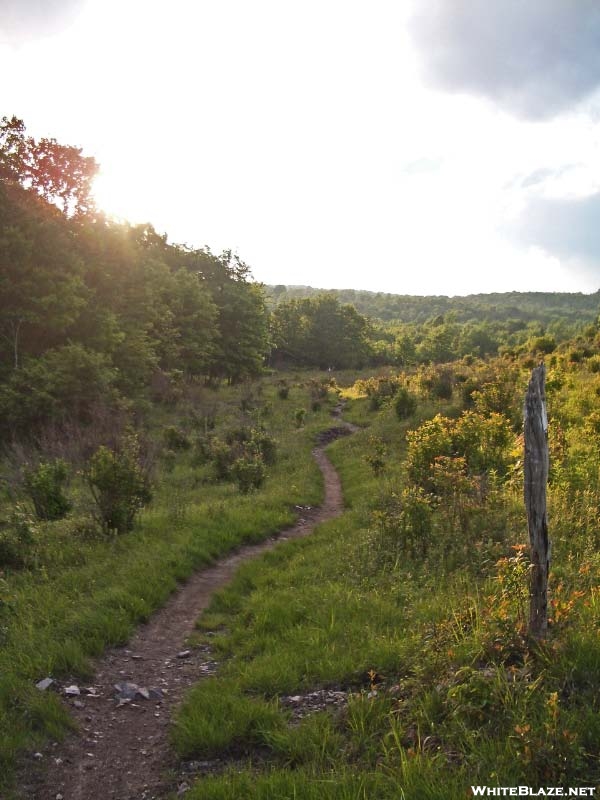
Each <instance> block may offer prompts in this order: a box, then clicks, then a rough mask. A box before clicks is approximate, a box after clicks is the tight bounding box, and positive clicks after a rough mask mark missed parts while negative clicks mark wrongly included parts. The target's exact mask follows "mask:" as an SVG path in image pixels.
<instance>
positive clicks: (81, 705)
mask: <svg viewBox="0 0 600 800" xmlns="http://www.w3.org/2000/svg"><path fill="white" fill-rule="evenodd" d="M73 705H74V706H75V708H85V703H82V702H81V700H73Z"/></svg>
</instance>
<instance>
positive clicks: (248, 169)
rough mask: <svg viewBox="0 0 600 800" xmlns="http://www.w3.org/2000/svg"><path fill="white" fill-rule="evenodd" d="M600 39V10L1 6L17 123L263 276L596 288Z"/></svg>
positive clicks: (462, 0)
mask: <svg viewBox="0 0 600 800" xmlns="http://www.w3.org/2000/svg"><path fill="white" fill-rule="evenodd" d="M599 41H600V3H597V0H527V2H523V0H427V1H426V2H423V0H421V2H417V0H404V2H403V1H402V0H389V1H388V0H370V2H366V0H363V2H355V1H354V0H303V1H302V2H282V0H252V1H251V2H248V0H169V2H168V3H165V2H157V1H155V0H0V74H2V75H3V76H5V79H4V80H3V82H2V91H1V93H0V98H1V100H2V107H1V108H0V116H2V115H8V116H11V115H13V114H15V115H17V116H18V117H20V118H22V119H23V120H24V121H25V123H26V125H27V129H28V132H29V133H31V134H33V135H34V136H36V137H38V136H50V137H55V138H57V139H58V140H59V141H61V142H62V143H64V144H73V145H77V146H80V147H83V149H84V151H85V153H86V154H89V155H94V156H95V157H96V159H97V160H98V161H99V162H100V163H101V166H102V174H101V176H100V178H99V179H98V181H97V198H98V202H99V204H100V205H101V206H102V207H103V208H104V209H105V210H106V211H107V212H110V213H112V214H114V215H117V216H119V217H123V218H127V219H130V220H132V221H134V222H139V221H150V222H152V223H153V224H154V226H155V227H156V228H157V229H158V230H159V231H160V232H166V233H168V235H169V238H170V240H171V241H175V242H181V243H187V244H190V245H193V246H197V247H200V246H203V245H208V246H210V247H211V249H212V250H213V251H216V252H219V251H220V250H222V249H223V248H231V249H233V250H235V251H237V252H238V253H239V254H240V256H241V257H242V258H243V259H244V260H245V261H246V262H247V263H249V264H250V265H251V267H252V269H253V273H254V275H255V277H256V278H257V279H258V280H262V281H265V282H267V283H286V284H311V285H313V286H320V287H325V288H333V287H338V288H364V289H372V290H379V291H389V292H400V293H409V294H467V293H473V292H484V291H509V290H538V291H584V292H589V291H596V290H597V289H599V288H600V224H599V223H600V91H599V90H600V47H599V46H598V42H599ZM7 76H10V77H9V78H8V79H7Z"/></svg>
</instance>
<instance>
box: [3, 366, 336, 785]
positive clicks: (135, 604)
mask: <svg viewBox="0 0 600 800" xmlns="http://www.w3.org/2000/svg"><path fill="white" fill-rule="evenodd" d="M310 380H311V378H310V376H308V375H306V374H304V375H301V376H289V378H288V384H289V395H288V397H287V398H286V399H282V398H281V397H280V396H279V388H280V384H279V381H278V380H276V379H273V380H269V379H267V380H265V381H263V382H262V383H261V384H260V385H259V384H256V385H253V386H251V387H248V386H244V387H241V388H240V387H237V388H235V387H234V388H227V387H225V388H222V389H221V390H219V391H218V392H214V393H212V394H211V397H212V398H213V400H214V403H215V404H216V405H217V406H218V411H217V426H216V429H215V432H216V433H217V434H219V435H222V432H223V431H226V430H231V429H232V428H235V427H236V426H237V427H239V426H240V425H246V426H251V427H254V426H256V425H258V424H262V425H263V426H264V427H265V428H266V429H267V430H268V431H269V433H270V434H271V435H272V436H273V437H274V438H275V440H276V446H277V453H278V457H277V461H276V463H275V464H274V465H273V466H270V467H269V468H268V472H269V474H268V477H267V480H266V482H265V484H264V486H263V487H262V488H261V489H260V491H258V492H253V493H250V494H241V493H240V491H239V490H238V488H237V486H236V485H235V483H233V482H231V481H215V480H214V477H213V466H212V465H211V464H210V463H198V459H197V457H196V449H195V447H194V446H192V447H191V448H190V449H189V450H181V451H177V453H175V454H173V453H168V454H167V455H168V456H169V460H168V463H167V460H166V458H165V459H161V460H160V461H159V469H158V474H157V478H156V483H155V488H154V499H153V502H152V503H151V505H150V506H148V507H147V508H146V509H145V510H144V511H143V512H142V513H141V515H140V518H139V520H138V522H137V524H136V526H135V529H134V530H133V531H132V532H131V533H128V534H124V535H121V536H110V537H107V536H104V535H102V534H100V533H99V532H98V531H97V530H95V529H94V528H93V527H92V526H91V525H90V522H89V518H88V517H87V516H86V513H87V512H86V506H85V503H86V498H85V492H84V490H83V487H82V485H81V484H80V483H79V484H78V483H77V481H75V483H74V485H73V487H72V490H71V494H72V497H73V499H74V500H75V506H76V507H75V509H74V511H73V512H72V514H71V515H70V516H69V517H67V518H66V519H63V520H59V521H56V522H45V523H39V525H38V529H37V532H36V538H35V542H34V543H33V544H32V545H31V553H30V554H29V559H28V568H26V569H12V570H10V569H8V568H7V569H6V570H5V571H4V572H3V573H2V572H0V787H1V786H2V785H6V783H7V782H8V781H9V780H10V775H11V771H12V768H13V765H14V763H15V759H16V758H17V756H18V754H19V753H20V752H22V751H23V750H25V749H31V748H33V747H35V746H36V745H37V744H39V743H41V742H43V741H44V740H46V739H47V738H48V737H53V738H58V737H60V736H61V735H62V734H63V733H64V732H65V730H66V729H67V728H68V726H69V719H68V717H67V713H66V711H65V710H64V706H63V705H62V704H61V703H60V701H59V700H58V698H57V697H56V696H55V695H54V694H52V693H51V692H44V693H42V692H40V691H38V690H37V689H36V688H35V683H36V682H37V681H39V680H41V679H42V678H45V677H46V676H52V677H53V678H59V679H60V678H67V677H72V678H73V679H82V678H84V677H89V676H90V658H91V657H93V656H95V655H98V654H100V653H101V652H102V651H103V649H104V648H105V647H106V646H108V645H111V644H115V643H121V642H126V641H127V639H128V637H129V635H130V633H131V631H132V630H133V627H134V626H135V625H136V624H138V623H139V622H140V621H142V620H145V619H147V618H148V616H149V615H150V614H151V612H152V611H153V610H154V609H156V608H157V607H159V606H160V605H161V604H162V603H163V602H164V601H165V600H166V598H167V597H168V595H169V594H170V593H171V592H172V591H173V590H174V589H175V587H176V586H177V583H178V582H179V581H183V580H185V578H186V577H187V576H188V575H190V573H191V572H192V571H193V570H196V569H198V568H201V567H202V566H204V565H207V564H210V563H211V562H212V561H214V560H215V559H216V558H218V557H219V556H220V555H221V554H223V553H225V552H227V551H229V550H232V549H233V548H235V547H236V546H238V545H239V544H241V543H243V542H253V541H259V540H261V539H264V538H266V537H267V536H268V535H270V534H272V533H273V532H275V531H278V530H280V529H282V528H284V527H285V526H286V525H289V524H291V523H292V521H293V519H294V517H295V515H296V513H297V512H295V510H294V506H295V505H296V504H298V505H315V504H317V503H318V502H319V501H320V499H321V497H322V492H323V487H322V479H321V475H320V473H319V471H318V469H317V467H316V466H315V464H314V463H313V460H312V458H311V449H312V447H313V446H314V440H315V436H316V434H317V432H318V431H320V430H322V429H324V428H327V427H328V426H330V425H331V417H330V414H329V409H330V407H331V404H332V403H333V402H335V399H336V396H335V393H333V392H331V393H330V396H329V398H327V399H325V400H323V401H322V402H321V406H320V408H318V409H316V407H315V410H313V406H312V402H311V390H310V386H309V384H310ZM241 405H243V406H244V410H242V409H241ZM298 409H304V411H305V414H304V415H303V420H304V421H303V424H302V425H299V423H298V421H297V411H298ZM191 411H193V409H191ZM189 415H190V409H189V408H177V409H175V411H173V410H170V411H162V412H156V411H155V412H154V419H153V421H152V423H151V431H150V432H151V435H152V436H153V437H154V438H155V439H157V440H160V438H161V436H162V431H163V430H164V428H165V426H167V425H174V424H175V425H178V426H179V427H180V428H182V429H183V430H187V431H188V433H189V437H190V440H191V441H192V445H193V442H194V431H193V429H192V428H191V427H190V426H191V422H190V419H189ZM4 502H5V506H6V505H7V504H8V500H7V499H6V498H5V501H4Z"/></svg>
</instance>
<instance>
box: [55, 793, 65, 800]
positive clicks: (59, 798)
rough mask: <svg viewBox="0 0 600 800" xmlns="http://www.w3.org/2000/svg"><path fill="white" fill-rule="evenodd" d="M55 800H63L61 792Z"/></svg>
mask: <svg viewBox="0 0 600 800" xmlns="http://www.w3.org/2000/svg"><path fill="white" fill-rule="evenodd" d="M54 800H63V796H62V794H61V793H60V792H59V793H58V794H57V795H56V797H55V798H54Z"/></svg>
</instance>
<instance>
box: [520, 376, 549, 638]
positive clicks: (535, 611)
mask: <svg viewBox="0 0 600 800" xmlns="http://www.w3.org/2000/svg"><path fill="white" fill-rule="evenodd" d="M545 382H546V368H545V367H544V365H543V364H540V366H539V367H535V369H534V370H533V371H532V373H531V380H530V381H529V388H528V389H527V394H526V396H525V409H524V433H525V463H524V471H525V508H526V509H527V526H528V529H529V542H530V544H531V577H530V606H529V632H530V633H531V634H532V635H533V636H536V637H538V638H540V637H543V636H544V635H545V634H546V631H547V629H548V572H549V569H550V542H549V540H548V518H547V515H546V485H547V483H548V466H549V459H548V415H547V413H546V391H545Z"/></svg>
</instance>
